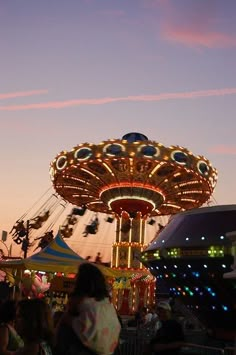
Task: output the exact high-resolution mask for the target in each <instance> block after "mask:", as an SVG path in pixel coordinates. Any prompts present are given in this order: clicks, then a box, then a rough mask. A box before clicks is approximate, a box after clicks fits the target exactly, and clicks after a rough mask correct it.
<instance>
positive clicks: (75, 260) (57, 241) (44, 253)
mask: <svg viewBox="0 0 236 355" xmlns="http://www.w3.org/2000/svg"><path fill="white" fill-rule="evenodd" d="M84 261H85V260H84V259H83V258H82V257H81V256H79V255H78V254H76V253H75V252H74V251H73V250H72V249H71V248H70V247H69V246H68V245H67V244H66V242H65V241H64V240H63V239H62V237H61V235H60V233H58V234H57V235H56V237H55V238H54V239H53V240H52V242H51V243H50V244H49V245H48V246H47V247H46V248H44V249H43V250H41V251H40V252H38V253H36V254H33V255H32V256H31V257H29V258H27V259H25V260H24V265H25V267H26V268H27V269H29V270H40V271H53V272H74V273H76V272H77V271H78V266H79V264H81V262H84Z"/></svg>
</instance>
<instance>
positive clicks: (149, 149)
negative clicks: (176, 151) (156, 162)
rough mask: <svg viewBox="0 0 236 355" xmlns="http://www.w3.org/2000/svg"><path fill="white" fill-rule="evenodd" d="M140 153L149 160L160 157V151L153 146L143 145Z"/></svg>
mask: <svg viewBox="0 0 236 355" xmlns="http://www.w3.org/2000/svg"><path fill="white" fill-rule="evenodd" d="M138 151H139V152H140V153H141V154H143V156H145V157H147V158H152V157H158V156H159V155H160V149H159V148H158V147H155V146H153V145H151V144H148V145H146V144H142V145H141V146H140V147H139V148H138Z"/></svg>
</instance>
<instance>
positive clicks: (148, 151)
mask: <svg viewBox="0 0 236 355" xmlns="http://www.w3.org/2000/svg"><path fill="white" fill-rule="evenodd" d="M50 176H51V180H52V183H53V186H54V189H55V191H56V193H57V194H58V195H59V196H61V197H62V199H63V200H64V201H68V202H70V203H71V204H73V205H75V206H79V209H80V211H81V210H82V211H84V210H86V209H88V210H90V211H93V212H94V213H95V218H94V219H93V221H92V222H91V223H90V224H89V225H87V226H86V228H85V230H84V233H83V235H84V237H86V236H88V235H89V234H96V233H97V230H98V226H99V219H98V215H97V214H98V213H104V214H107V215H108V217H107V219H108V221H109V220H110V221H111V222H112V221H113V219H115V220H116V231H115V242H114V243H113V245H112V255H111V267H112V268H116V269H126V270H127V269H128V270H134V271H135V270H136V271H137V270H142V269H143V268H144V266H143V264H142V263H141V261H140V260H141V259H140V255H141V253H142V252H143V251H144V249H145V248H146V247H147V235H146V234H147V225H152V224H155V222H156V220H155V218H157V217H159V216H169V215H174V214H176V213H179V212H182V211H186V210H189V209H192V208H197V207H200V206H202V205H203V204H204V203H206V202H207V201H208V200H209V199H210V197H211V195H212V193H213V190H214V187H215V185H216V181H217V171H216V169H214V168H213V167H212V165H211V163H210V162H209V161H208V160H207V159H206V158H204V157H202V156H194V155H193V154H192V153H191V152H190V151H189V150H187V149H186V148H182V147H179V146H171V147H164V146H163V145H162V144H160V143H157V142H155V141H151V140H148V138H147V137H146V136H144V135H143V134H140V133H129V134H126V135H125V136H123V138H122V139H114V140H107V141H104V142H101V143H99V144H98V145H95V144H90V143H84V144H79V145H77V146H76V147H74V148H73V149H72V150H71V151H68V152H67V151H63V152H61V153H60V154H58V155H57V156H56V158H55V159H54V160H53V161H52V163H51V167H50ZM75 216H76V209H75V210H74V213H72V214H71V216H70V217H69V218H72V219H73V218H74V217H75ZM71 226H73V224H70V223H68V224H66V227H65V230H68V231H69V229H70V228H72V229H73V227H71ZM159 227H160V229H161V227H162V226H159ZM71 232H72V230H71ZM69 234H70V233H69ZM154 299H155V281H154V280H153V279H151V278H148V277H145V278H144V279H141V280H140V279H138V280H135V279H132V280H130V279H128V280H123V279H120V280H116V281H115V282H114V283H113V301H114V303H115V304H116V306H117V308H118V310H119V312H120V313H121V314H129V313H132V312H133V311H134V310H135V309H137V307H141V306H142V305H149V303H148V302H153V300H154Z"/></svg>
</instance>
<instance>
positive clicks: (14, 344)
mask: <svg viewBox="0 0 236 355" xmlns="http://www.w3.org/2000/svg"><path fill="white" fill-rule="evenodd" d="M15 318H16V302H15V301H14V300H7V301H5V302H3V303H2V304H1V306H0V354H6V355H7V354H10V353H11V352H12V351H16V350H17V349H19V348H20V347H23V341H22V339H21V338H20V336H19V335H18V334H17V332H16V330H15V327H14V325H15Z"/></svg>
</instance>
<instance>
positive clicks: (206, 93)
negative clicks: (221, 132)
mask: <svg viewBox="0 0 236 355" xmlns="http://www.w3.org/2000/svg"><path fill="white" fill-rule="evenodd" d="M235 94H236V88H224V89H212V90H200V91H190V92H177V93H161V94H157V95H137V96H124V97H122V96H121V97H104V98H91V99H74V100H65V101H49V102H41V103H33V104H23V105H8V106H0V111H26V110H43V109H61V108H66V107H75V106H85V105H87V106H90V105H105V104H110V103H114V102H157V101H164V100H184V99H195V98H201V97H211V96H225V95H235Z"/></svg>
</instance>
